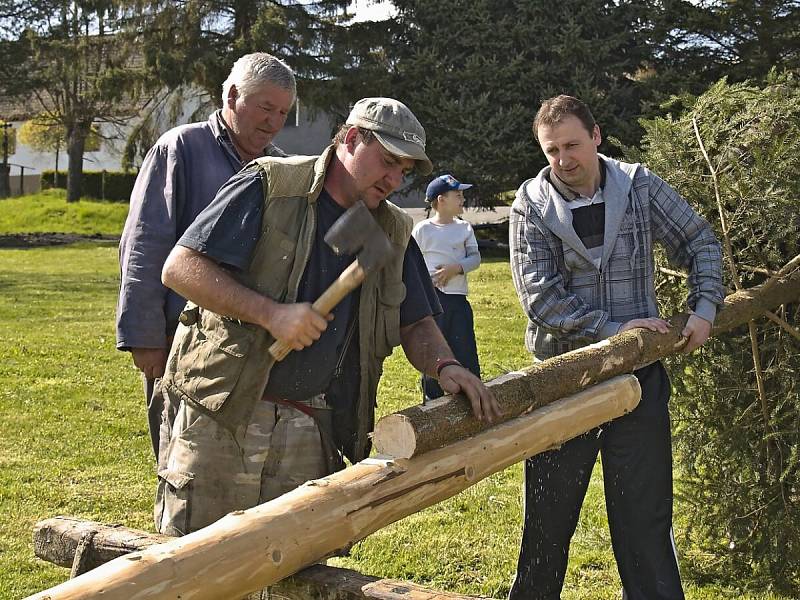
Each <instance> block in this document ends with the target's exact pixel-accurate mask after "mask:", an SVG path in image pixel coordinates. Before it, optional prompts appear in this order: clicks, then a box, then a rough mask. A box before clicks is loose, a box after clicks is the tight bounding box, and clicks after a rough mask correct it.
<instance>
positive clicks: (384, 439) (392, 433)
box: [373, 413, 417, 458]
mask: <svg viewBox="0 0 800 600" xmlns="http://www.w3.org/2000/svg"><path fill="white" fill-rule="evenodd" d="M373 441H374V443H375V449H376V450H377V451H378V454H384V455H389V456H393V457H395V458H411V457H412V456H414V452H416V450H417V433H416V431H415V429H414V425H413V423H411V420H410V419H409V418H408V417H407V416H405V415H402V414H397V413H395V414H391V415H387V416H386V417H384V418H383V419H381V420H380V421H378V423H377V424H376V425H375V435H374V438H373Z"/></svg>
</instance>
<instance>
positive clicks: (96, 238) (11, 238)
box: [0, 233, 119, 248]
mask: <svg viewBox="0 0 800 600" xmlns="http://www.w3.org/2000/svg"><path fill="white" fill-rule="evenodd" d="M75 242H119V236H117V235H103V234H100V233H94V234H92V235H81V234H78V233H9V234H0V248H37V247H40V246H63V245H64V244H74V243H75Z"/></svg>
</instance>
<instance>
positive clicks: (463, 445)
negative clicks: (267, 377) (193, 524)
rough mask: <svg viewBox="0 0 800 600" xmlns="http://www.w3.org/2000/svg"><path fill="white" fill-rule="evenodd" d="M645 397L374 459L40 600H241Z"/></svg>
mask: <svg viewBox="0 0 800 600" xmlns="http://www.w3.org/2000/svg"><path fill="white" fill-rule="evenodd" d="M640 394H641V390H640V388H639V383H638V381H637V380H636V378H635V377H633V376H623V377H618V378H616V379H614V380H611V381H607V382H605V383H603V384H601V385H598V386H596V387H594V388H592V389H591V390H585V391H583V392H581V393H579V394H576V395H574V396H572V397H570V398H565V399H563V400H561V401H559V402H555V403H553V404H551V405H549V406H547V407H544V408H542V409H540V410H537V411H535V412H533V413H531V414H529V415H525V416H522V417H520V418H518V419H514V420H512V421H508V422H506V423H503V424H501V425H499V426H498V427H495V428H492V429H490V430H488V431H485V432H482V433H481V434H480V435H477V436H475V437H474V438H471V439H468V440H463V441H460V442H458V443H455V444H453V445H451V446H449V447H447V448H442V449H440V450H435V451H433V452H430V453H428V454H425V455H422V456H419V457H416V458H414V459H411V460H394V459H390V458H381V457H377V458H371V459H367V460H364V461H362V462H360V463H358V464H356V465H354V466H352V467H350V468H348V469H345V470H344V471H340V472H339V473H336V474H334V475H331V476H329V477H326V478H324V479H319V480H316V481H310V482H308V483H306V484H305V485H303V486H301V487H299V488H297V489H296V490H294V491H292V492H289V493H288V494H285V495H283V496H281V497H280V498H276V499H275V500H273V501H271V502H268V503H266V504H262V505H260V506H256V507H254V508H251V509H249V510H241V511H235V512H233V513H230V514H228V515H226V516H225V517H223V518H222V519H220V520H219V521H217V522H216V523H213V524H212V525H209V526H208V527H205V528H204V529H201V530H199V531H196V532H194V533H191V534H189V535H187V536H185V537H181V538H175V539H173V540H171V541H169V542H166V543H164V544H158V545H155V546H150V547H149V548H146V549H144V550H142V551H140V552H134V553H132V554H128V555H126V556H123V557H121V558H117V559H115V560H112V561H111V562H109V563H106V564H104V565H102V566H100V567H98V568H96V569H94V570H92V571H89V572H88V573H84V574H83V575H80V576H79V577H76V578H75V579H71V580H69V581H66V582H64V583H62V584H60V585H58V586H56V587H54V588H51V589H50V590H46V591H44V592H41V593H39V594H35V595H34V596H31V597H30V598H32V599H36V600H45V599H49V600H78V599H79V598H80V599H81V600H90V599H92V598H102V599H104V600H131V599H133V598H135V599H136V600H151V599H177V598H191V599H192V600H206V599H207V600H221V599H226V598H237V597H241V596H244V595H245V594H247V593H249V592H252V591H255V590H259V589H262V588H263V587H265V586H268V585H272V584H273V583H275V582H277V581H280V580H281V579H283V578H284V577H287V576H289V575H291V574H293V573H296V572H297V571H299V570H300V569H302V568H303V567H305V566H307V565H310V564H312V563H314V562H316V561H318V560H320V559H322V558H324V557H325V556H329V555H331V554H333V553H335V552H336V550H337V549H339V548H342V547H345V546H347V545H349V544H351V543H353V542H356V541H358V540H361V539H363V538H364V537H366V536H367V535H369V534H370V533H372V532H374V531H377V530H378V529H380V528H382V527H385V526H386V525H389V524H390V523H393V522H395V521H397V520H399V519H402V518H403V517H405V516H407V515H410V514H412V513H415V512H418V511H420V510H422V509H423V508H426V507H428V506H431V505H433V504H436V503H437V502H441V501H442V500H444V499H446V498H449V497H451V496H453V495H455V494H457V493H458V492H460V491H462V490H464V489H466V488H467V487H469V486H471V485H474V484H475V483H476V482H478V481H479V480H481V479H483V478H484V477H487V476H488V475H491V474H492V473H495V472H497V471H499V470H501V469H503V468H505V467H507V466H509V465H512V464H514V463H516V462H518V461H520V460H522V459H524V458H527V457H529V456H532V455H534V454H537V453H539V452H543V451H545V450H547V449H549V448H553V447H556V446H559V445H560V444H562V443H563V442H564V441H566V440H568V439H571V438H573V437H575V436H577V435H580V434H581V433H584V432H586V431H588V430H590V429H592V428H593V427H596V426H597V425H600V424H602V423H605V422H607V421H610V420H611V419H614V418H616V417H619V416H621V415H622V414H624V413H626V412H629V411H631V410H632V409H633V408H634V407H635V406H636V404H637V403H638V401H639V397H640Z"/></svg>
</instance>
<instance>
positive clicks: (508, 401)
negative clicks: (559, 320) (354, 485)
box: [374, 271, 800, 458]
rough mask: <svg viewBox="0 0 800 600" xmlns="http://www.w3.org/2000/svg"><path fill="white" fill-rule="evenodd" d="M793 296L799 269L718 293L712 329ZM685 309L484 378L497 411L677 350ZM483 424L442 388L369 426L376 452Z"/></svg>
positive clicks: (444, 440) (404, 448) (406, 453)
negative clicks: (658, 327) (666, 325)
mask: <svg viewBox="0 0 800 600" xmlns="http://www.w3.org/2000/svg"><path fill="white" fill-rule="evenodd" d="M798 299H800V271H796V272H794V273H792V274H791V275H789V276H786V277H783V278H781V279H778V280H772V281H770V282H768V283H766V284H763V285H761V286H758V287H754V288H750V289H747V290H741V291H739V292H736V293H735V294H731V295H729V296H728V297H727V298H726V299H725V305H724V307H723V308H722V309H721V310H720V311H719V314H718V316H717V319H716V321H715V325H714V329H713V332H712V335H719V334H721V333H724V332H727V331H730V330H732V329H734V328H736V327H738V326H740V325H744V324H746V323H747V322H748V321H750V320H752V319H755V318H757V317H759V316H760V315H762V314H764V312H766V311H767V310H770V309H772V308H774V307H776V306H779V305H781V304H784V303H787V302H792V301H795V300H798ZM686 319H688V315H687V314H685V313H680V314H677V315H674V316H673V317H672V318H671V319H669V321H670V322H671V323H672V329H671V330H670V332H669V333H667V334H660V333H656V332H653V331H649V330H646V329H634V330H631V331H626V332H625V333H622V334H620V335H616V336H613V337H611V338H609V339H607V340H603V341H601V342H599V343H596V344H592V345H590V346H586V347H585V348H580V349H579V350H574V351H572V352H568V353H566V354H562V355H560V356H556V357H555V358H551V359H548V360H545V361H542V362H538V363H535V364H533V365H532V366H530V367H528V368H526V369H523V370H521V371H518V372H514V373H508V374H506V375H502V376H500V377H498V378H496V379H493V380H492V381H490V382H488V384H487V385H488V386H489V387H491V388H492V389H493V390H494V393H495V395H496V396H497V398H498V401H499V403H500V405H501V406H502V408H503V410H504V412H505V418H513V417H515V416H517V415H520V414H523V413H525V412H528V411H530V410H533V409H536V408H538V407H540V406H544V405H546V404H548V403H550V402H553V401H555V400H557V399H559V398H564V397H565V396H569V395H570V394H575V393H576V392H578V391H580V390H582V389H584V388H586V387H588V386H591V385H595V384H597V383H599V382H601V381H605V380H607V379H610V378H611V377H616V376H617V375H621V374H623V373H631V372H633V371H634V370H635V369H636V368H637V367H638V366H641V365H646V364H648V363H650V362H653V361H655V360H658V359H661V358H664V357H665V356H668V355H670V354H675V353H677V352H678V351H680V350H681V349H682V348H683V346H684V345H685V340H684V339H683V338H681V335H680V334H681V331H682V330H683V327H684V325H685V324H686ZM485 427H486V425H485V424H484V423H482V422H480V421H478V420H477V419H475V417H474V416H473V415H472V409H471V407H470V404H469V402H468V401H467V400H466V398H464V397H463V396H461V395H460V394H459V395H457V396H444V397H443V398H441V399H437V400H436V401H435V402H434V403H428V404H426V405H424V406H412V407H409V408H407V409H404V410H402V411H400V412H397V413H394V414H391V415H387V416H385V417H383V418H382V419H381V420H379V421H378V423H377V424H376V426H375V436H374V444H375V448H376V449H377V450H378V452H380V453H381V454H387V455H390V456H395V457H398V458H411V457H412V456H417V455H419V454H422V453H424V452H428V451H429V450H433V449H435V448H441V447H443V446H446V445H447V444H451V443H453V442H454V441H456V440H460V439H464V438H467V437H469V436H471V435H475V434H476V433H477V432H478V431H481V430H482V429H484V428H485Z"/></svg>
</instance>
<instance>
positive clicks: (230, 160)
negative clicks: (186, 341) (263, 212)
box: [117, 110, 286, 350]
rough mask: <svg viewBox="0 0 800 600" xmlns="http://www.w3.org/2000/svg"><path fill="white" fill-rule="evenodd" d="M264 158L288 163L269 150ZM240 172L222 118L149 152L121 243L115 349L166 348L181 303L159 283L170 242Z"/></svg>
mask: <svg viewBox="0 0 800 600" xmlns="http://www.w3.org/2000/svg"><path fill="white" fill-rule="evenodd" d="M263 155H264V156H267V155H271V156H286V155H285V153H284V152H283V151H281V150H280V149H279V148H278V147H276V146H274V145H272V144H271V145H270V146H268V147H267V148H265V149H264V153H263ZM243 166H244V164H243V163H242V160H241V158H240V157H239V155H238V153H237V152H236V149H235V148H234V146H233V143H232V141H231V139H230V136H229V134H228V130H227V129H226V127H225V123H224V121H223V119H222V111H221V110H218V111H216V112H215V113H213V114H212V115H211V116H210V117H209V118H208V121H206V122H204V123H192V124H189V125H181V126H179V127H175V128H173V129H170V130H169V131H167V132H166V133H165V134H164V135H162V136H161V137H160V138H159V139H158V141H157V142H156V144H155V145H154V146H153V147H152V148H151V149H150V151H149V152H148V153H147V156H146V157H145V159H144V162H143V163H142V168H141V169H140V171H139V175H138V176H137V178H136V183H135V185H134V187H133V192H132V194H131V201H130V209H129V212H128V218H127V220H126V221H125V228H124V230H123V232H122V238H121V239H120V244H119V263H120V289H119V299H118V302H117V348H118V349H120V350H128V349H130V348H165V347H166V345H167V343H166V340H167V337H169V336H172V335H173V334H174V333H175V329H176V327H177V325H178V317H179V316H180V313H181V310H183V307H184V305H185V304H186V300H185V299H184V298H182V297H181V296H179V295H178V294H177V293H175V292H174V291H172V290H169V289H167V288H166V287H165V286H164V285H163V284H162V283H161V269H162V268H163V266H164V262H165V261H166V259H167V256H168V255H169V253H170V251H171V250H172V248H173V247H174V246H175V243H176V242H177V241H178V239H179V238H180V237H181V236H182V235H183V233H184V231H186V229H187V228H188V227H189V225H190V224H191V223H192V221H194V219H195V217H197V215H198V214H199V213H200V212H201V211H202V210H203V209H204V208H206V207H207V206H208V205H209V204H210V203H211V201H212V200H213V199H214V196H216V194H217V191H218V190H219V188H220V187H222V185H223V184H224V183H225V182H226V181H228V179H230V178H231V177H232V176H233V175H235V174H236V173H238V172H239V171H240V170H241V168H242V167H243Z"/></svg>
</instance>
